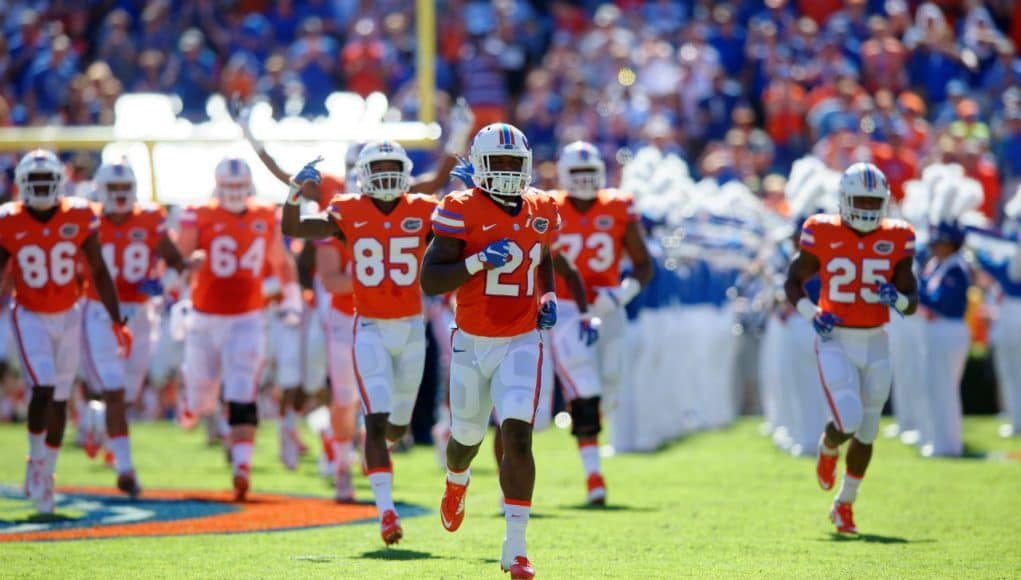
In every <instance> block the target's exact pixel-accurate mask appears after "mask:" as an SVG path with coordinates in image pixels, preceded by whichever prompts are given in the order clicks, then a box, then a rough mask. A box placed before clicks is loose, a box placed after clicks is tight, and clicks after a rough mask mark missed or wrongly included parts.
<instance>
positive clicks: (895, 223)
mask: <svg viewBox="0 0 1021 580" xmlns="http://www.w3.org/2000/svg"><path fill="white" fill-rule="evenodd" d="M882 228H883V229H884V230H907V231H910V232H914V231H915V228H913V227H912V226H911V224H909V223H908V222H906V221H904V220H902V219H898V218H883V223H882Z"/></svg>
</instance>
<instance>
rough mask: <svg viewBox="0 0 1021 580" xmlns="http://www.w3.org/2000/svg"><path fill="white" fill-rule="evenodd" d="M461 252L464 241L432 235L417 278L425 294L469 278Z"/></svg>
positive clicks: (443, 290) (442, 291) (440, 291)
mask: <svg viewBox="0 0 1021 580" xmlns="http://www.w3.org/2000/svg"><path fill="white" fill-rule="evenodd" d="M463 252H464V241H462V240H459V239H457V238H449V237H447V236H435V237H433V239H432V241H431V242H429V246H428V247H427V248H426V249H425V257H423V259H422V276H421V278H420V280H419V283H420V284H421V285H422V291H423V292H425V293H426V295H428V296H436V295H438V294H446V293H447V292H452V291H454V290H456V289H457V288H459V287H460V286H461V285H462V284H464V283H465V282H467V281H468V279H469V278H471V274H469V273H468V268H467V267H466V266H465V265H464V259H463V258H462V257H461V255H462V253H463ZM550 287H552V284H550Z"/></svg>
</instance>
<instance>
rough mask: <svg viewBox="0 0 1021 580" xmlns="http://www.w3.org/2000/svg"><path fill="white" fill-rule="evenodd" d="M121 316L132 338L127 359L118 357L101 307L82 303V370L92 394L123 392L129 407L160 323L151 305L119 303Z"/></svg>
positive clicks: (144, 373) (86, 302) (103, 309)
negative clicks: (126, 323) (94, 392)
mask: <svg viewBox="0 0 1021 580" xmlns="http://www.w3.org/2000/svg"><path fill="white" fill-rule="evenodd" d="M121 316H124V317H125V318H127V319H128V330H130V331H131V336H132V338H133V340H132V343H131V356H130V357H129V358H127V359H123V358H121V357H119V356H117V337H115V336H114V334H113V328H112V326H111V322H110V315H109V313H107V311H106V308H104V307H103V303H102V302H99V301H97V300H85V301H84V306H83V308H82V329H83V334H84V339H85V340H84V341H83V343H82V344H83V349H84V356H82V366H84V368H85V380H86V381H88V383H89V386H90V387H91V388H92V389H93V390H94V391H96V392H106V391H116V390H118V389H124V398H125V400H126V401H128V402H129V403H130V402H132V401H134V400H135V399H136V398H137V397H138V393H139V391H140V390H141V388H142V383H143V382H144V381H145V377H146V374H147V373H148V372H149V357H150V355H151V354H152V349H153V345H154V344H155V341H156V339H157V338H158V335H157V334H156V332H157V331H158V330H159V319H158V316H157V314H156V309H155V308H154V307H153V304H152V302H150V301H146V302H140V303H130V302H122V303H121Z"/></svg>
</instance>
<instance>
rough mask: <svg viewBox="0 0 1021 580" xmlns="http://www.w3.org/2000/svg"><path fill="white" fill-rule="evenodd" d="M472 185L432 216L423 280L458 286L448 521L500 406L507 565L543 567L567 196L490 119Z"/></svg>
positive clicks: (514, 571)
mask: <svg viewBox="0 0 1021 580" xmlns="http://www.w3.org/2000/svg"><path fill="white" fill-rule="evenodd" d="M469 159H470V162H471V165H472V172H473V173H472V176H471V180H472V182H473V183H474V185H475V187H474V188H473V189H468V190H463V191H457V192H453V193H450V194H448V195H447V196H446V197H444V198H443V201H442V203H441V204H440V207H439V208H437V209H436V213H435V214H434V216H433V232H434V233H435V238H433V241H432V242H431V243H430V245H429V249H428V250H427V252H426V258H425V265H424V266H423V271H422V289H423V290H425V292H426V294H429V295H437V294H443V293H446V292H451V291H455V290H456V294H455V301H456V307H455V323H456V326H457V328H456V329H455V330H454V331H453V332H452V336H451V346H452V352H453V354H452V357H451V358H452V360H451V368H450V413H451V437H450V441H449V443H448V445H447V451H446V454H447V457H446V459H447V477H446V489H445V490H444V493H443V499H442V501H441V503H440V520H441V523H442V524H443V527H444V528H446V529H447V530H448V531H451V532H453V531H456V530H457V529H458V528H459V527H460V526H461V522H462V521H463V519H464V500H465V492H466V491H467V487H468V484H469V481H470V471H469V467H470V465H471V462H472V460H473V459H474V458H475V455H476V454H477V453H478V450H479V446H480V445H481V443H482V439H483V436H484V435H485V432H486V426H487V424H488V422H489V416H490V410H491V409H493V407H494V406H495V410H496V415H497V417H499V420H500V421H501V423H500V431H501V433H502V436H503V458H502V461H501V465H500V487H501V489H502V491H503V495H504V498H505V500H504V501H505V511H504V514H505V518H506V526H507V528H506V535H505V537H504V542H503V551H502V554H501V557H500V566H501V568H502V569H503V570H507V571H510V573H511V577H512V578H532V577H534V576H535V570H534V568H533V567H532V564H531V562H529V560H528V555H527V547H526V542H525V530H526V528H527V525H528V518H529V513H530V511H531V504H532V491H533V489H534V487H535V461H534V459H533V456H532V422H533V420H534V417H535V412H536V398H537V396H538V392H539V387H540V369H541V367H542V342H541V339H540V336H539V330H540V329H543V330H545V329H549V328H552V327H553V326H554V324H555V323H556V319H557V297H556V294H555V292H554V289H555V281H554V265H553V259H552V257H551V254H550V247H551V245H552V244H553V240H554V239H555V236H556V234H557V230H559V228H560V214H559V213H558V212H557V206H556V201H555V200H554V199H553V198H552V197H551V196H550V195H548V194H547V193H546V192H543V191H539V190H536V189H533V188H531V187H529V182H530V181H531V176H532V151H531V148H530V147H529V145H528V142H527V140H526V139H525V135H524V134H523V133H522V132H521V131H520V130H519V129H517V128H516V127H514V126H511V125H508V124H506V123H494V124H491V125H487V126H485V127H483V128H482V129H481V130H480V131H479V132H478V133H477V134H476V135H475V139H474V140H473V142H472V145H471V152H470V155H469Z"/></svg>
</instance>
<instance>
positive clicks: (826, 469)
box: [815, 451, 840, 491]
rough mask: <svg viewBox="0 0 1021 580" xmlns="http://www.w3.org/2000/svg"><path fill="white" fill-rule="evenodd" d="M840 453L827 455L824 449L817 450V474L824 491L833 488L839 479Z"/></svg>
mask: <svg viewBox="0 0 1021 580" xmlns="http://www.w3.org/2000/svg"><path fill="white" fill-rule="evenodd" d="M839 459H840V456H839V455H826V454H825V453H823V452H822V451H817V452H816V462H815V475H816V477H818V479H819V487H821V488H822V489H823V491H829V490H831V489H833V484H834V483H836V481H837V460H839Z"/></svg>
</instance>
